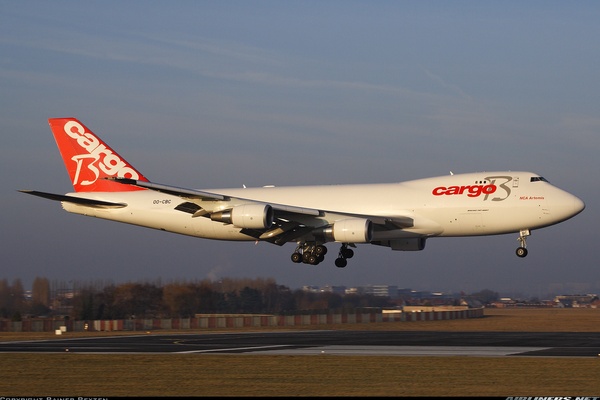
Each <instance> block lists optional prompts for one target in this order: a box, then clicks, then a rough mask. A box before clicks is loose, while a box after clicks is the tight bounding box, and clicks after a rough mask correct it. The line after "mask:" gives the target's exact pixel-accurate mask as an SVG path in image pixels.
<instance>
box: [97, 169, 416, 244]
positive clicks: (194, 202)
mask: <svg viewBox="0 0 600 400" xmlns="http://www.w3.org/2000/svg"><path fill="white" fill-rule="evenodd" d="M106 179H110V180H112V181H115V182H118V183H121V184H125V185H134V186H138V187H141V188H145V189H150V190H154V191H157V192H161V193H167V194H170V195H173V196H178V197H181V198H182V199H184V200H186V201H185V202H183V203H181V204H179V205H177V206H176V207H175V209H176V210H179V211H182V212H186V213H189V214H192V217H210V212H209V211H207V210H206V209H205V208H204V207H205V206H206V204H204V202H212V201H231V200H242V201H247V202H249V203H262V202H258V201H257V200H254V199H246V198H240V197H235V198H232V197H230V196H227V195H222V194H219V193H212V192H206V191H201V190H195V189H186V188H179V187H176V186H170V185H163V184H158V183H151V182H148V181H142V180H135V179H129V178H114V177H111V178H106ZM265 204H266V203H265ZM268 205H269V206H271V207H272V208H273V210H274V217H275V218H274V224H273V226H272V227H270V228H268V229H247V228H244V229H242V230H241V232H242V233H244V234H246V235H248V236H251V237H254V238H256V239H257V240H264V241H268V242H271V243H274V244H277V245H283V244H285V243H287V242H290V241H294V240H296V239H298V238H300V237H302V236H304V235H307V234H310V233H311V232H312V231H314V230H315V228H318V227H319V226H321V227H323V226H326V225H328V223H327V221H326V219H325V218H323V217H325V216H326V215H328V214H341V215H343V216H346V217H349V218H366V219H369V220H370V221H372V222H373V224H374V225H375V229H378V230H396V229H402V228H409V227H412V226H413V225H414V223H413V222H414V221H413V219H412V218H411V217H408V216H393V217H387V216H376V215H363V214H360V215H359V214H351V213H340V212H337V211H329V210H319V209H314V208H306V207H297V206H292V205H288V204H277V203H271V202H269V203H268ZM319 217H321V218H323V222H322V223H321V224H320V225H317V224H312V223H310V222H307V221H311V219H314V218H319Z"/></svg>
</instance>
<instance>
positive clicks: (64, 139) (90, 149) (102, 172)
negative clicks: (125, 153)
mask: <svg viewBox="0 0 600 400" xmlns="http://www.w3.org/2000/svg"><path fill="white" fill-rule="evenodd" d="M48 123H49V124H50V129H51V130H52V134H53V135H54V139H55V140H56V144H57V146H58V149H59V151H60V154H61V156H62V158H63V161H64V163H65V167H66V168H67V172H68V173H69V176H70V177H71V182H72V183H73V187H74V188H75V191H76V192H123V191H132V190H145V189H143V188H140V187H136V186H133V185H122V184H120V183H117V182H114V181H111V180H108V179H106V178H129V179H135V180H138V181H145V182H149V181H148V179H146V178H145V177H144V176H143V175H142V174H141V173H140V172H139V171H138V170H136V169H135V168H134V167H133V166H132V165H131V164H129V163H128V162H127V161H126V160H125V159H124V158H123V157H121V156H120V155H119V154H117V152H116V151H114V150H113V149H111V148H110V147H109V146H108V145H107V144H106V143H104V142H103V141H102V140H101V139H100V138H99V137H98V136H96V135H95V134H94V133H93V132H92V131H90V130H89V129H88V128H87V127H86V126H85V125H83V124H82V123H81V122H80V121H78V120H77V119H75V118H50V119H48Z"/></svg>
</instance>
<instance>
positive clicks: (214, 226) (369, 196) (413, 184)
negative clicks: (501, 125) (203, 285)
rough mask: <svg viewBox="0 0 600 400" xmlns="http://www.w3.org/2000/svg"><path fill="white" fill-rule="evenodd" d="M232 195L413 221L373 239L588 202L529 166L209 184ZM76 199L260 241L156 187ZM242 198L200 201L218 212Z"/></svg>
mask: <svg viewBox="0 0 600 400" xmlns="http://www.w3.org/2000/svg"><path fill="white" fill-rule="evenodd" d="M205 191H206V192H211V193H218V194H221V195H225V196H230V197H232V198H240V199H247V200H251V201H254V202H261V203H266V204H278V205H286V206H293V207H296V208H306V209H311V210H322V211H323V212H322V214H321V215H320V216H311V215H308V214H307V215H303V216H301V218H304V219H305V220H306V223H307V224H308V225H311V226H327V225H330V224H333V223H335V221H337V220H340V219H343V218H347V216H348V215H357V216H381V217H382V218H383V219H385V218H391V219H398V220H402V221H408V222H407V223H406V225H405V226H402V227H401V228H400V227H399V228H398V229H388V230H378V231H375V232H374V236H373V240H374V241H375V240H390V239H398V238H406V237H431V236H479V235H496V234H505V233H512V232H519V231H520V230H523V229H528V230H531V229H538V228H542V227H545V226H549V225H553V224H556V223H559V222H561V221H564V220H566V219H568V218H571V217H572V216H574V215H576V214H577V213H579V212H580V211H581V210H583V208H584V204H583V202H582V201H581V200H580V199H579V198H577V197H576V196H573V195H571V194H570V193H568V192H565V191H563V190H561V189H559V188H557V187H555V186H553V185H551V184H550V183H548V182H546V181H545V180H543V178H540V177H539V176H538V175H535V174H533V173H530V172H508V171H502V172H482V173H469V174H456V175H448V176H441V177H435V178H426V179H418V180H412V181H406V182H401V183H392V184H364V185H328V186H296V187H261V188H239V189H208V190H205ZM69 195H70V196H74V197H77V196H79V197H86V198H94V199H97V200H103V201H108V202H121V203H126V204H127V206H126V207H123V208H117V209H102V208H91V207H87V206H83V205H78V204H74V203H70V202H63V208H64V209H65V210H67V211H69V212H74V213H78V214H84V215H88V216H94V217H98V218H104V219H109V220H113V221H119V222H124V223H129V224H134V225H140V226H144V227H149V228H154V229H160V230H164V231H169V232H174V233H179V234H184V235H190V236H196V237H201V238H208V239H220V240H256V239H255V238H254V237H251V236H248V235H246V234H244V233H242V232H241V229H240V228H238V227H236V226H234V225H232V224H224V223H222V222H218V221H213V220H211V219H210V218H203V217H196V218H193V217H192V216H191V215H190V214H189V213H184V212H181V211H177V210H175V209H174V208H175V207H176V206H177V205H178V204H180V203H183V202H185V199H182V198H181V197H179V196H174V195H169V194H164V193H161V192H157V191H153V190H138V191H128V192H93V193H70V194H69ZM244 202H245V200H236V202H235V203H232V201H215V200H210V201H208V200H204V201H202V202H201V206H202V208H203V209H205V210H207V211H209V212H211V213H212V212H217V211H221V210H226V209H230V208H231V207H235V206H238V205H240V204H244Z"/></svg>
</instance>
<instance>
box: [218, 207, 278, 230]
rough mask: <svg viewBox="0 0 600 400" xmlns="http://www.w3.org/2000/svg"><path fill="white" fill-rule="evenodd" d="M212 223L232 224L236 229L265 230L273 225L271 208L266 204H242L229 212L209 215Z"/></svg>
mask: <svg viewBox="0 0 600 400" xmlns="http://www.w3.org/2000/svg"><path fill="white" fill-rule="evenodd" d="M210 219H211V220H213V221H218V222H223V223H226V224H232V225H235V226H237V227H238V228H246V229H267V228H270V227H271V225H273V219H274V213H273V207H271V206H270V205H268V204H243V205H241V206H236V207H233V208H232V209H229V210H224V211H219V212H215V213H212V214H210Z"/></svg>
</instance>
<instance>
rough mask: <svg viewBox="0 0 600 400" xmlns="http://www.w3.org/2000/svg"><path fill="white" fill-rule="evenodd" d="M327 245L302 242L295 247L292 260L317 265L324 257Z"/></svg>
mask: <svg viewBox="0 0 600 400" xmlns="http://www.w3.org/2000/svg"><path fill="white" fill-rule="evenodd" d="M325 254H327V247H325V246H323V245H322V244H317V243H314V242H313V243H303V244H299V245H298V247H296V251H294V253H293V254H292V261H293V262H295V263H304V264H311V265H317V264H319V263H320V262H321V261H323V260H324V259H325Z"/></svg>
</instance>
